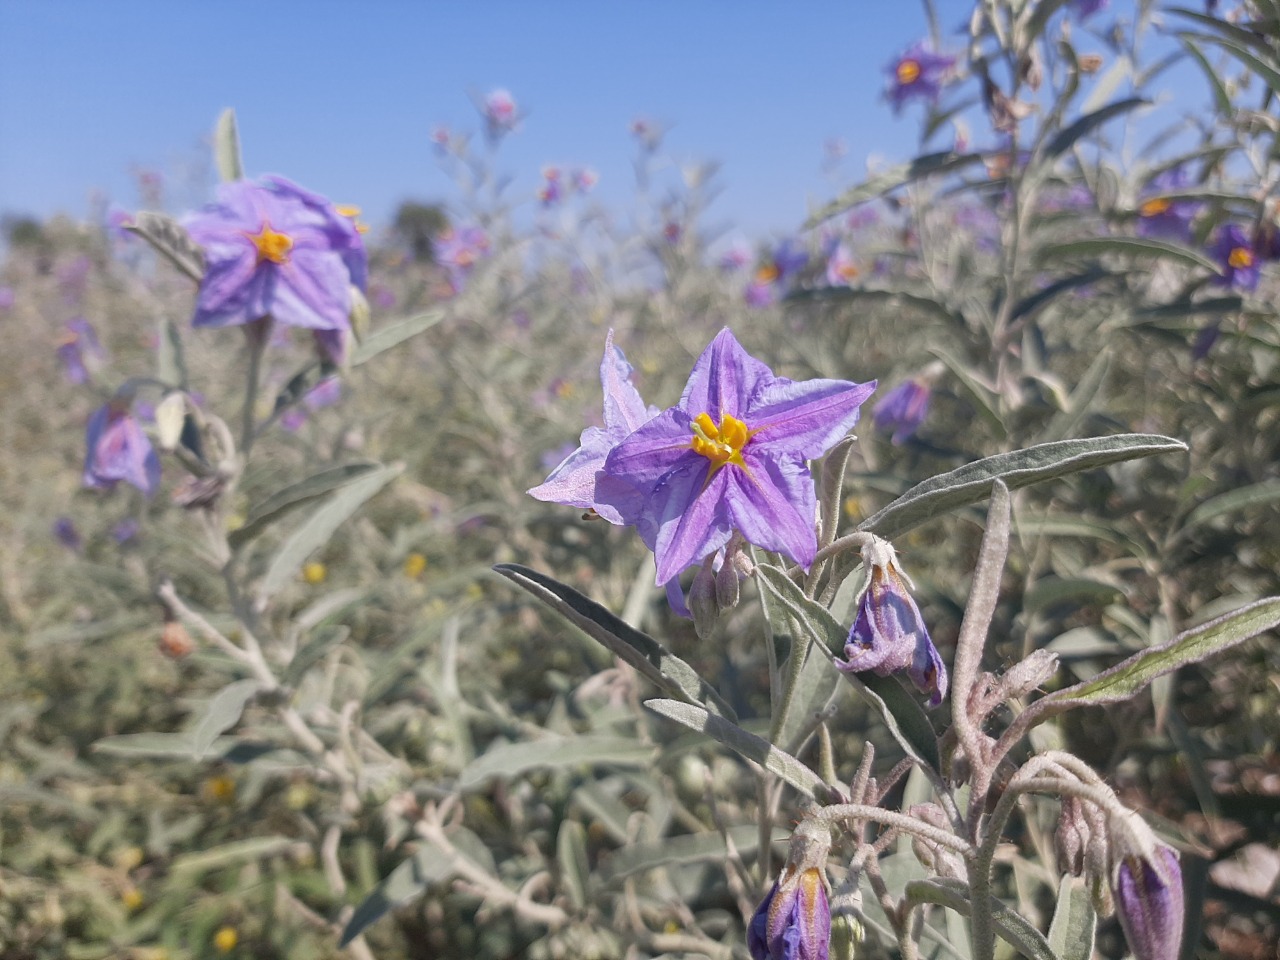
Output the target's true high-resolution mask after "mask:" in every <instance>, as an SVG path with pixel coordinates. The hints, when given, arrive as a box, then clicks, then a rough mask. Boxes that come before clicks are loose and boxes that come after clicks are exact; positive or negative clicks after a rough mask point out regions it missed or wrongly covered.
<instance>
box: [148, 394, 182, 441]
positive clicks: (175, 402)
mask: <svg viewBox="0 0 1280 960" xmlns="http://www.w3.org/2000/svg"><path fill="white" fill-rule="evenodd" d="M186 415H187V399H186V397H184V396H183V394H182V391H180V390H175V391H173V392H172V393H169V394H166V395H165V398H164V399H163V400H161V401H160V404H159V405H158V406H157V407H156V439H157V440H159V441H160V449H162V450H172V449H173V448H174V447H176V446H177V445H178V441H180V440H181V439H182V426H183V422H184V421H185V420H186Z"/></svg>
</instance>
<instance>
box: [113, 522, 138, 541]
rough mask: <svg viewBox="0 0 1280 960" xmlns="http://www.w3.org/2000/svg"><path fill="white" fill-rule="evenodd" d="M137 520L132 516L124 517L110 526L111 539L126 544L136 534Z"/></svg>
mask: <svg viewBox="0 0 1280 960" xmlns="http://www.w3.org/2000/svg"><path fill="white" fill-rule="evenodd" d="M138 529H139V526H138V521H137V520H135V519H134V518H133V517H125V518H124V519H123V520H121V521H120V522H119V523H117V524H116V525H115V526H114V527H112V528H111V539H113V540H115V542H116V543H119V544H126V543H128V542H129V541H130V540H132V539H133V538H134V537H136V536H137V535H138Z"/></svg>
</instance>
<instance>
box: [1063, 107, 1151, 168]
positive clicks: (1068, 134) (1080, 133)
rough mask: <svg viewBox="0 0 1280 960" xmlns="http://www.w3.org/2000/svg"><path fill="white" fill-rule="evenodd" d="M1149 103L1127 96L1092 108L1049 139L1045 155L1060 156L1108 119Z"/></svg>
mask: <svg viewBox="0 0 1280 960" xmlns="http://www.w3.org/2000/svg"><path fill="white" fill-rule="evenodd" d="M1150 103H1151V101H1150V100H1146V99H1143V98H1142V97H1129V98H1128V99H1127V100H1117V101H1116V102H1115V103H1109V104H1107V105H1106V106H1105V107H1100V108H1099V109H1097V110H1094V111H1093V112H1092V113H1086V114H1085V115H1084V116H1083V117H1081V118H1080V119H1078V120H1076V121H1075V122H1074V123H1072V124H1070V125H1069V126H1067V127H1065V128H1064V129H1063V130H1062V131H1061V132H1060V133H1058V135H1057V136H1055V137H1054V138H1053V139H1052V140H1050V141H1049V143H1048V145H1047V146H1046V147H1045V155H1046V156H1048V157H1051V158H1052V157H1058V156H1061V155H1062V154H1064V153H1066V152H1067V151H1068V150H1070V149H1071V147H1072V145H1074V144H1075V142H1076V141H1077V140H1079V139H1080V138H1081V137H1085V136H1088V135H1089V134H1090V133H1092V132H1093V131H1094V130H1096V129H1098V127H1100V126H1102V125H1103V124H1104V123H1106V122H1107V121H1108V120H1111V119H1112V118H1114V117H1118V116H1120V115H1121V114H1122V113H1128V112H1129V111H1130V110H1132V109H1133V108H1134V107H1143V106H1147V105H1148V104H1150Z"/></svg>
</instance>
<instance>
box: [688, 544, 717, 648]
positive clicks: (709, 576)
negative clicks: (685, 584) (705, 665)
mask: <svg viewBox="0 0 1280 960" xmlns="http://www.w3.org/2000/svg"><path fill="white" fill-rule="evenodd" d="M688 602H689V612H690V613H692V614H693V628H694V630H696V631H697V633H698V636H699V637H701V638H702V639H704V640H705V639H706V638H707V637H709V636H711V631H712V630H714V629H715V627H716V621H717V620H719V619H720V604H719V603H718V602H717V601H716V575H715V571H713V570H712V569H711V558H710V557H708V558H707V560H706V561H705V562H704V563H703V564H702V566H701V567H699V568H698V572H697V573H696V574H694V576H693V583H692V584H690V586H689V601H688Z"/></svg>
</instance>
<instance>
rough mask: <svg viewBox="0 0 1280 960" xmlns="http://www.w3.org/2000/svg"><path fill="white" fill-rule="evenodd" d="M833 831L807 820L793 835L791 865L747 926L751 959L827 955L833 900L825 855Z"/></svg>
mask: <svg viewBox="0 0 1280 960" xmlns="http://www.w3.org/2000/svg"><path fill="white" fill-rule="evenodd" d="M830 847H831V831H830V828H829V827H827V826H826V825H825V824H822V823H820V822H818V821H815V820H803V821H801V822H800V824H799V825H798V826H797V827H796V831H795V833H794V834H792V837H791V852H790V855H789V856H788V857H787V865H786V866H785V867H783V868H782V873H781V875H780V876H779V877H778V879H777V880H776V881H775V882H774V884H773V888H772V889H771V890H770V891H769V894H768V896H766V897H765V898H764V900H763V901H762V902H761V904H760V906H759V907H758V908H757V909H756V912H755V915H754V916H753V917H752V918H751V924H750V925H749V926H748V927H747V948H748V949H749V950H750V951H751V957H752V960H828V956H829V951H830V944H831V904H830V901H829V899H828V893H827V876H826V869H825V867H826V860H827V851H828V850H829V849H830Z"/></svg>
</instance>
